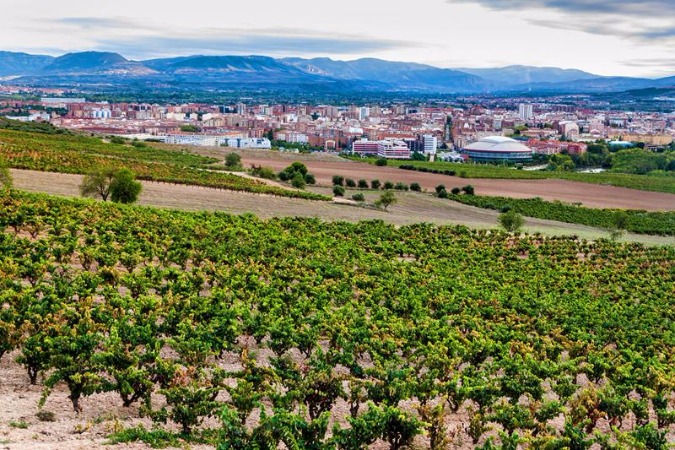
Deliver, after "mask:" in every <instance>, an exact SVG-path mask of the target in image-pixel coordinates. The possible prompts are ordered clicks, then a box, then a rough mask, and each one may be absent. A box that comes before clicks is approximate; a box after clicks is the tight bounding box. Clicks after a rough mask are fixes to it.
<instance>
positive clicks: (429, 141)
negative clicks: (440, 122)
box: [422, 134, 438, 155]
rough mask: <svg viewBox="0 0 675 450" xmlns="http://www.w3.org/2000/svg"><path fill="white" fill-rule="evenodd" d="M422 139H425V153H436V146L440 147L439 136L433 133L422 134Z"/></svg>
mask: <svg viewBox="0 0 675 450" xmlns="http://www.w3.org/2000/svg"><path fill="white" fill-rule="evenodd" d="M422 140H423V141H424V153H425V154H427V155H435V154H436V148H437V147H438V138H437V137H436V136H432V135H431V134H425V135H424V136H422Z"/></svg>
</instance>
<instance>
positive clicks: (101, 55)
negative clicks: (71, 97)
mask: <svg viewBox="0 0 675 450" xmlns="http://www.w3.org/2000/svg"><path fill="white" fill-rule="evenodd" d="M154 73H156V72H155V71H154V70H152V69H150V68H148V67H146V66H144V65H143V64H142V63H139V62H136V61H129V60H128V59H126V58H125V57H124V56H122V55H119V54H117V53H108V52H81V53H68V54H66V55H63V56H60V57H58V58H56V59H54V60H53V61H52V62H51V64H49V65H47V66H45V67H44V68H43V69H42V71H41V74H44V75H51V76H54V75H57V76H66V75H71V76H84V75H135V76H141V75H151V74H154Z"/></svg>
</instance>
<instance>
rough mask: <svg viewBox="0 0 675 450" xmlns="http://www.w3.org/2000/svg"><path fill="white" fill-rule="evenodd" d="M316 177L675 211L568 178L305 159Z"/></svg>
mask: <svg viewBox="0 0 675 450" xmlns="http://www.w3.org/2000/svg"><path fill="white" fill-rule="evenodd" d="M303 162H304V163H305V164H306V165H307V168H308V169H309V171H310V172H312V173H313V174H314V176H315V177H316V180H317V183H319V184H323V185H330V184H331V180H332V178H333V175H342V176H344V177H347V178H352V179H354V180H359V179H361V178H364V179H366V180H368V181H370V180H372V179H378V180H380V181H381V182H384V181H391V182H394V183H396V182H399V181H402V182H404V183H407V184H410V183H413V182H417V183H419V184H420V186H422V188H424V189H427V190H429V191H431V190H433V189H434V188H435V187H436V186H437V185H439V184H443V185H445V186H446V187H447V189H448V190H449V189H452V188H453V187H462V186H465V185H467V184H471V185H472V186H474V188H475V189H476V194H477V195H490V196H504V197H513V198H532V197H541V198H543V199H546V200H560V201H563V202H567V203H575V202H581V203H583V204H584V205H585V206H589V207H592V208H623V209H645V210H648V211H664V210H675V195H673V194H667V193H663V192H647V191H638V190H635V189H627V188H621V187H615V186H604V185H599V184H590V183H581V182H577V181H566V180H496V179H484V178H459V177H450V176H447V175H439V174H432V173H423V172H413V171H409V170H401V169H398V168H395V167H378V166H374V165H372V164H366V163H360V162H354V161H344V160H343V161H315V160H307V161H303ZM243 164H244V166H245V167H249V166H250V165H251V164H256V165H262V166H267V167H271V168H273V169H274V170H275V171H280V170H282V169H283V168H285V167H286V166H288V164H289V163H288V161H287V160H278V159H274V158H269V157H267V156H266V155H250V154H246V155H243Z"/></svg>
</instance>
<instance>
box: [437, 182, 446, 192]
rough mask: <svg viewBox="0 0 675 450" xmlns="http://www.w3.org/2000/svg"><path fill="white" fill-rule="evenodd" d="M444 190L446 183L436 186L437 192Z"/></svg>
mask: <svg viewBox="0 0 675 450" xmlns="http://www.w3.org/2000/svg"><path fill="white" fill-rule="evenodd" d="M444 190H445V185H444V184H439V185H438V186H436V193H437V194H440V192H441V191H444Z"/></svg>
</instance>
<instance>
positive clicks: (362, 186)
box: [358, 178, 368, 189]
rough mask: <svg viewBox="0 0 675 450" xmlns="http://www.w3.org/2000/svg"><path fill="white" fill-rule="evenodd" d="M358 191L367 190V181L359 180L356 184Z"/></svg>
mask: <svg viewBox="0 0 675 450" xmlns="http://www.w3.org/2000/svg"><path fill="white" fill-rule="evenodd" d="M358 186H359V189H368V180H366V179H363V178H361V179H360V180H359V183H358Z"/></svg>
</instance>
